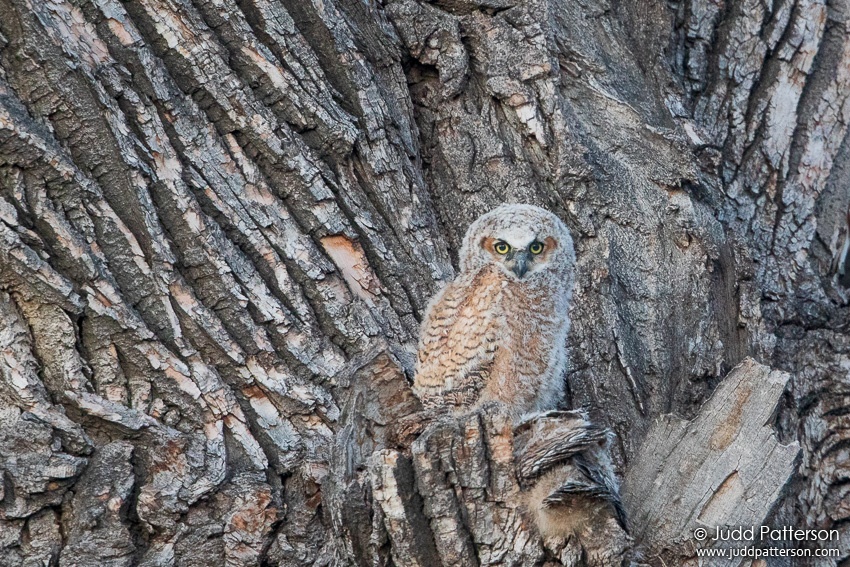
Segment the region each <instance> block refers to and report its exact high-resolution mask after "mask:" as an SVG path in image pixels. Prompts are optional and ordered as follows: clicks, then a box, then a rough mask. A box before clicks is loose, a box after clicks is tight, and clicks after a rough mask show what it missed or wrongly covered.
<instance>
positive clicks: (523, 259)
mask: <svg viewBox="0 0 850 567" xmlns="http://www.w3.org/2000/svg"><path fill="white" fill-rule="evenodd" d="M528 259H529V254H528V250H519V251H517V253H516V255H515V256H514V258H513V260H514V265H513V266H511V271H512V272H513V273H515V274H516V277H518V278H521V277H522V276H524V275H525V273H526V272H527V271H528Z"/></svg>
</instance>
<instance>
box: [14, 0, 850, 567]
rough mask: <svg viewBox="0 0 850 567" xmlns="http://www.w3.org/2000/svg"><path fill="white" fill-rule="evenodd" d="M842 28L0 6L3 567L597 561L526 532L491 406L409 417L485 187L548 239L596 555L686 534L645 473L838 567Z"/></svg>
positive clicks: (631, 8)
mask: <svg viewBox="0 0 850 567" xmlns="http://www.w3.org/2000/svg"><path fill="white" fill-rule="evenodd" d="M848 26H850V4H848V2H847V0H829V1H826V0H776V1H774V2H769V3H768V2H757V1H754V0H727V1H726V2H714V1H713V0H682V1H672V2H662V1H660V0H647V1H642V2H620V1H618V0H607V1H606V0H580V1H570V0H527V1H525V2H515V1H513V0H481V1H480V2H479V1H473V0H435V1H433V2H425V1H422V0H383V1H382V2H372V3H369V2H355V1H352V0H322V1H318V0H310V1H293V0H280V1H273V0H237V1H236V2H227V1H224V0H0V473H2V479H3V481H2V483H0V565H2V566H7V565H9V566H12V565H14V566H18V565H61V566H63V567H64V566H71V565H80V566H83V565H102V564H106V565H116V566H117V565H144V566H165V565H180V566H184V565H185V566H189V565H198V566H201V565H221V564H225V565H257V566H259V565H264V566H265V565H367V564H368V565H415V564H419V565H439V564H445V565H448V564H451V561H454V560H456V561H458V562H460V563H459V564H470V565H479V564H480V565H485V564H497V563H499V562H502V564H509V563H510V564H523V565H534V564H544V562H549V563H548V564H551V565H558V564H563V565H583V564H590V563H592V561H593V557H594V552H588V549H590V548H591V547H593V546H594V545H602V544H599V543H598V542H597V543H593V542H590V543H588V542H589V541H590V540H586V541H584V542H583V543H581V545H580V546H579V547H578V548H577V547H575V542H573V543H572V544H570V543H569V542H567V543H566V544H565V546H562V547H557V546H555V547H553V545H554V544H551V543H550V542H546V541H542V540H541V538H540V537H539V535H538V534H536V533H535V531H534V527H533V525H531V523H530V522H529V521H528V519H527V517H526V516H525V515H524V512H523V508H522V504H521V502H520V500H517V499H518V498H519V496H518V495H521V494H522V493H523V490H525V489H526V486H525V484H524V483H525V482H527V481H528V482H532V481H531V480H530V479H524V478H523V477H522V474H521V471H520V472H517V469H516V468H515V466H514V465H515V461H516V459H521V458H522V457H521V455H522V447H523V445H522V444H521V443H520V445H519V446H515V441H516V440H517V439H520V438H521V435H520V432H514V431H513V430H512V428H511V427H510V424H509V423H508V422H507V421H505V420H504V418H503V417H500V416H501V414H500V413H499V411H497V410H494V411H487V412H483V413H482V414H480V415H475V416H465V417H464V418H462V419H460V420H455V421H454V422H452V421H451V420H449V421H440V420H438V421H437V422H435V423H430V424H429V423H426V422H425V421H424V420H423V419H422V414H421V413H420V408H419V407H418V402H417V401H416V399H415V398H414V397H413V396H412V393H411V392H410V389H409V381H410V379H411V378H412V371H413V363H414V357H415V349H416V339H417V332H418V331H417V329H418V324H419V321H420V320H421V318H422V314H423V310H424V309H425V306H426V305H427V301H428V299H429V298H430V296H431V295H432V294H433V293H434V292H435V291H436V290H437V289H439V287H440V286H441V285H442V284H444V283H445V282H446V281H448V280H450V279H451V278H452V277H453V275H454V273H455V270H456V265H457V251H458V249H459V244H460V240H461V238H462V236H463V233H464V231H465V230H466V227H467V226H468V225H469V223H470V222H472V220H474V219H475V218H476V217H477V216H479V215H480V214H482V213H484V212H486V211H488V210H489V209H491V208H492V207H494V206H496V205H498V204H500V203H502V202H528V203H533V204H537V205H540V206H543V207H546V208H548V209H550V210H552V211H554V212H555V213H556V214H558V215H559V216H560V217H561V218H563V219H564V220H565V222H566V223H567V224H568V226H569V227H570V229H571V231H572V233H573V236H574V240H575V243H576V252H577V262H578V263H577V282H576V289H575V294H574V300H573V304H572V307H571V319H572V327H571V331H570V334H569V337H568V341H567V344H566V345H565V348H567V349H568V353H569V359H570V363H569V368H568V372H567V376H566V377H565V380H566V383H567V395H566V398H565V399H564V400H563V404H562V405H563V407H564V408H584V409H585V410H586V412H587V419H588V420H589V422H591V423H593V424H595V425H596V426H600V427H606V428H610V430H611V431H612V432H613V434H614V436H613V438H612V439H613V441H612V442H611V443H610V444H609V445H607V446H606V447H607V448H606V451H609V452H610V456H611V459H612V464H611V465H610V466H611V467H614V468H615V469H616V472H617V473H618V475H619V476H620V477H622V478H625V479H626V483H625V485H624V492H623V499H624V501H625V504H626V512H627V514H628V515H629V516H630V517H634V518H636V519H640V521H641V522H644V523H643V524H642V525H641V526H639V527H637V529H634V527H633V529H632V536H633V540H629V542H628V545H627V547H628V548H629V549H628V552H629V553H633V552H634V553H635V557H641V555H639V554H638V552H642V553H643V555H642V557H643V559H640V560H641V561H645V562H647V563H649V564H652V565H662V564H667V565H670V564H671V562H672V564H677V563H682V564H685V562H686V561H691V560H694V555H693V554H694V550H693V546H692V545H690V544H686V543H687V542H684V540H683V538H687V537H688V536H689V533H688V530H689V529H691V528H693V526H694V525H696V524H693V523H692V522H693V521H695V520H694V518H691V517H688V516H687V514H685V513H684V512H683V511H682V510H679V509H677V508H676V507H675V506H666V505H665V506H664V507H663V509H660V508H655V509H649V508H647V507H646V502H650V501H652V502H660V503H665V502H668V501H669V498H668V497H672V496H674V495H673V492H674V491H678V493H677V494H675V496H681V497H682V498H683V500H682V502H690V503H692V504H693V505H694V506H703V508H702V509H703V511H704V512H705V514H703V515H702V516H701V519H700V521H703V520H705V518H710V519H711V521H712V522H716V523H718V524H721V523H728V521H729V520H730V518H739V519H740V521H746V522H754V523H758V522H761V523H764V524H766V525H774V526H782V525H793V526H799V527H806V528H818V529H835V530H838V533H839V534H840V538H841V540H840V542H838V543H837V544H836V545H835V547H836V548H839V549H841V550H842V551H841V553H842V554H843V555H841V556H840V557H832V558H830V559H820V560H818V561H815V562H813V563H812V564H814V565H850V552H848V551H847V550H848V549H850V483H848V478H850V453H848V446H850V422H848V415H850V370H848V369H850V306H848V303H850V258H848V254H850V252H848V250H850V189H848V187H850V139H849V138H848V136H847V126H848V123H850V27H848ZM748 357H751V358H752V359H754V360H755V361H757V363H758V364H757V363H756V362H753V361H750V360H748ZM742 363H743V364H742ZM739 364H740V365H741V366H739V367H738V368H737V369H736V370H735V371H732V369H733V368H735V367H736V366H738V365H739ZM730 371H732V372H731V373H730ZM786 382H787V384H786ZM748 388H749V391H750V392H751V393H750V394H747V396H744V397H740V398H730V397H728V396H738V395H739V394H740V392H742V391H744V390H746V389H748ZM742 389H743V390H742ZM724 396H726V397H724ZM745 398H746V399H745ZM724 400H727V401H726V402H724ZM728 400H734V403H732V405H733V406H734V407H738V408H749V409H746V411H744V410H742V411H741V412H740V415H739V416H738V418H736V419H737V421H735V419H732V414H727V413H724V411H725V410H724V408H727V405H725V404H728V403H731V402H728ZM736 404H737V405H736ZM712 416H713V417H712ZM552 419H555V418H552ZM730 420H731V422H733V423H734V424H735V426H734V427H731V428H726V429H723V427H722V426H723V425H724V424H726V423H727V422H730ZM556 421H557V420H556ZM553 423H554V422H553ZM695 424H696V425H697V426H698V428H699V429H700V430H701V431H704V432H706V437H705V438H704V439H703V438H702V437H700V436H699V435H698V436H696V438H695V439H691V438H689V437H688V436H687V434H686V432H687V430H688V428H689V427H693V426H695ZM541 427H542V426H541ZM553 427H556V428H557V427H560V425H558V424H557V423H556V424H555V425H553ZM718 432H719V433H718ZM712 433H716V434H717V435H718V437H716V438H715V437H712ZM699 439H701V441H700V440H699ZM718 440H722V441H723V442H720V441H718ZM461 441H463V443H461ZM523 442H524V441H523ZM756 443H759V445H757V444H756ZM724 444H725V445H724ZM797 445H799V455H800V456H799V457H797V455H798V447H797ZM460 448H464V450H463V451H461V450H460ZM770 448H772V449H773V451H769V450H768V449H770ZM496 449H498V450H496ZM752 449H758V450H752ZM515 451H519V453H517V454H516V455H515ZM570 451H571V449H570V450H568V448H565V449H564V451H562V453H559V454H563V455H567V456H565V457H564V459H566V460H563V461H562V462H560V464H561V465H563V466H566V467H567V468H569V466H573V465H572V464H570V463H572V462H573V461H570V459H573V458H575V457H576V455H579V453H580V452H574V453H570ZM606 455H608V453H605V454H604V455H603V454H602V453H600V454H599V455H598V457H599V458H600V459H602V460H605V459H607V456H606ZM724 455H725V456H726V457H728V458H730V459H731V457H730V455H735V456H736V458H740V459H743V461H741V462H740V466H737V464H736V466H731V465H730V466H729V467H728V468H722V467H721V468H718V469H717V470H714V471H713V473H712V474H711V475H708V476H707V477H705V476H701V474H702V473H700V472H699V471H702V472H703V473H704V472H705V471H706V470H707V469H705V468H700V467H699V466H695V468H694V469H693V470H689V471H685V472H682V470H680V469H677V468H676V467H678V466H679V465H680V464H681V463H680V461H682V460H688V459H692V458H696V459H698V461H699V463H703V464H705V463H708V462H709V461H710V460H711V459H716V458H720V457H722V456H724ZM582 458H586V455H585V457H582ZM795 458H796V460H795ZM441 459H442V460H441ZM731 462H732V461H731V460H730V463H731ZM737 462H738V461H735V463H737ZM759 463H768V464H769V467H768V470H767V471H766V472H765V474H763V475H756V476H755V477H751V476H747V475H748V474H749V473H748V472H746V471H751V470H753V467H756V466H757V465H758V464H759ZM705 466H707V465H705ZM435 467H436V468H435ZM440 467H449V468H440ZM721 469H722V470H721ZM677 470H678V474H676V472H677ZM736 471H737V475H738V476H737V477H735V476H734V474H735V473H736ZM721 473H722V474H721ZM745 473H746V474H745ZM730 478H731V479H732V480H729V479H730ZM658 479H665V481H664V482H660V483H659V482H655V481H657V480H658ZM736 479H737V480H736ZM759 483H762V484H761V485H760V484H759ZM759 486H761V487H762V488H764V489H765V490H764V491H762V492H759V498H758V499H757V504H753V508H752V510H751V512H752V513H751V514H750V515H748V516H746V517H743V516H740V517H739V516H735V515H734V514H732V513H731V511H732V510H734V507H735V503H736V502H737V503H740V502H741V498H743V496H742V495H744V494H750V493H751V492H748V491H752V490H757V489H758V488H759ZM728 490H732V493H733V494H734V495H737V496H734V497H730V496H728V493H727V491H728ZM630 491H631V492H630ZM697 491H703V492H702V493H699V494H698V493H697ZM706 492H710V494H707V493H706ZM718 494H720V495H721V496H722V495H724V494H726V495H727V496H723V497H718V499H712V498H713V496H716V495H718ZM644 498H645V501H644V502H641V500H642V499H644ZM730 498H731V499H730ZM706 510H707V511H706ZM603 516H604V515H603ZM603 516H599V517H598V518H597V520H598V522H600V524H599V526H601V525H602V524H603V523H605V525H608V524H607V523H606V522H609V520H610V517H609V516H604V517H603ZM597 520H593V521H597ZM706 521H707V520H706ZM652 522H656V523H658V524H657V525H663V527H664V529H660V530H656V531H654V532H652V533H650V532H651V531H652V530H649V529H647V526H649V525H655V524H652ZM665 522H666V523H665ZM611 525H612V526H613V524H611ZM599 526H597V527H599ZM600 529H602V528H601V527H600ZM612 529H613V527H612ZM600 533H601V532H600ZM674 540H675V541H674ZM562 543H563V542H562ZM603 543H604V542H603ZM691 543H692V542H691ZM680 544H681V545H680ZM571 545H572V547H571ZM581 546H584V548H583V549H584V551H582V548H581ZM600 561H608V560H607V559H600ZM612 561H613V560H612ZM781 561H782V560H777V562H776V563H771V565H774V564H775V565H796V564H800V563H790V562H787V563H782V562H781ZM789 561H790V560H789ZM664 562H666V563H664Z"/></svg>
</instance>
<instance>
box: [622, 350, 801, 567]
mask: <svg viewBox="0 0 850 567" xmlns="http://www.w3.org/2000/svg"><path fill="white" fill-rule="evenodd" d="M789 378H790V376H789V375H788V374H787V373H785V372H780V371H777V370H771V369H770V368H768V367H766V366H764V365H761V364H758V363H756V362H755V361H753V360H752V359H747V360H745V361H744V362H742V363H741V364H740V365H738V366H737V367H735V369H733V370H732V372H730V373H729V375H728V376H727V377H726V378H725V379H724V380H723V382H721V383H720V386H718V388H717V390H715V392H714V394H712V396H711V398H709V400H708V401H707V402H706V403H705V405H703V407H702V408H701V409H700V411H699V413H698V414H697V416H696V417H695V418H694V419H692V420H690V421H687V420H684V419H681V418H678V417H675V416H662V417H660V418H659V420H658V422H657V423H656V425H655V426H654V427H653V428H652V429H651V430H650V432H649V435H648V436H647V438H646V441H645V442H644V446H643V447H642V448H641V451H640V453H639V457H638V458H636V459H635V460H634V461H633V463H632V466H631V467H630V468H629V472H628V475H627V476H626V480H625V485H624V490H623V496H624V500H625V503H626V509H627V510H628V513H629V518H630V521H631V524H632V525H633V526H634V528H633V529H634V537H635V538H636V539H637V540H638V541H640V542H642V545H643V547H644V549H645V550H646V551H645V553H646V555H647V556H658V557H663V558H665V559H667V560H670V561H672V560H676V561H683V560H684V559H685V558H688V553H689V551H690V552H692V550H693V549H694V547H695V546H698V545H700V542H699V541H697V540H696V539H694V536H693V534H694V529H696V528H698V527H703V528H706V529H708V532H709V534H714V533H715V529H716V528H717V527H721V528H725V527H727V526H729V527H737V526H745V527H752V526H756V527H760V526H761V525H762V524H764V523H765V522H766V520H767V519H768V516H769V513H770V512H771V509H772V508H773V506H774V505H775V503H776V502H777V501H778V500H779V497H780V494H781V492H782V490H783V489H784V488H785V487H786V486H787V485H788V484H789V483H790V481H791V478H792V475H793V473H794V464H795V460H796V459H797V457H798V456H799V453H800V445H799V444H798V443H789V444H787V445H784V444H782V443H781V442H780V441H779V440H778V439H777V438H776V434H775V432H774V430H773V427H772V425H771V424H772V421H773V417H774V416H775V414H776V410H777V405H778V403H779V400H780V397H781V396H782V392H783V390H784V389H785V386H786V384H787V383H788V379H789ZM707 543H711V542H707ZM752 543H753V541H752V540H747V539H746V538H744V539H742V540H740V541H738V542H736V544H737V545H738V546H740V547H744V546H746V545H749V544H752ZM683 549H684V551H683ZM674 558H678V559H674ZM739 562H740V558H738V559H734V560H732V559H727V560H726V561H725V562H724V561H723V560H722V559H717V560H716V564H718V565H721V564H722V565H737V564H738V563H739Z"/></svg>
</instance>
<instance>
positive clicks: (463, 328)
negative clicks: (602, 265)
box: [413, 205, 575, 421]
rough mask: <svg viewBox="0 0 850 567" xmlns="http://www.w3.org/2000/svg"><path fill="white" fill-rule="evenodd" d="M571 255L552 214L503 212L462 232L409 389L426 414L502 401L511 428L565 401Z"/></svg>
mask: <svg viewBox="0 0 850 567" xmlns="http://www.w3.org/2000/svg"><path fill="white" fill-rule="evenodd" d="M574 271H575V250H574V249H573V241H572V238H571V237H570V233H569V230H567V227H566V226H565V225H564V223H563V222H561V220H560V219H559V218H558V217H556V216H555V215H554V214H552V213H550V212H549V211H547V210H545V209H541V208H540V207H535V206H532V205H502V206H500V207H498V208H496V209H493V210H492V211H490V212H489V213H486V214H484V215H482V216H481V217H479V218H478V219H477V220H476V221H475V222H473V223H472V225H470V227H469V229H468V230H467V232H466V235H465V236H464V239H463V245H462V247H461V251H460V274H459V275H458V276H457V278H456V279H455V280H454V281H453V282H451V283H450V284H448V285H447V286H446V287H445V288H443V289H442V290H441V291H440V292H439V293H437V295H436V296H435V297H434V298H433V299H432V300H431V302H430V304H429V305H428V308H427V312H426V314H425V319H424V321H423V324H422V329H421V334H420V341H419V355H418V360H417V365H416V373H415V378H414V384H413V390H414V392H415V393H416V395H417V396H418V397H419V399H420V400H421V401H422V403H423V405H424V406H425V407H426V408H427V409H433V410H437V411H449V412H452V413H463V412H466V411H469V410H473V409H475V408H477V407H478V406H480V405H482V404H485V403H488V402H501V403H503V404H504V405H505V406H506V407H507V409H508V411H510V412H511V414H512V416H513V418H514V420H515V421H516V420H518V419H519V418H521V417H522V416H523V415H524V414H526V413H530V412H535V411H543V410H549V409H552V408H554V407H555V406H556V405H557V403H558V400H559V399H560V398H561V396H562V394H563V372H564V368H565V364H566V352H565V341H566V336H567V331H568V330H569V327H570V317H569V313H568V310H569V304H570V299H571V296H572V288H573V280H574Z"/></svg>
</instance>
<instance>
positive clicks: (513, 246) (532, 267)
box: [482, 236, 555, 279]
mask: <svg viewBox="0 0 850 567" xmlns="http://www.w3.org/2000/svg"><path fill="white" fill-rule="evenodd" d="M482 248H484V250H485V251H487V252H489V253H490V254H491V255H492V256H494V258H495V260H496V262H497V263H498V264H499V265H500V266H502V267H503V268H504V269H505V270H506V271H510V272H511V273H512V274H513V275H514V276H515V277H517V278H518V279H522V278H523V277H524V276H525V275H526V274H529V273H533V272H536V271H539V270H540V269H542V268H543V267H544V266H545V264H546V262H547V260H548V258H547V257H548V252H549V251H551V250H552V249H554V248H555V239H554V238H552V237H547V238H545V239H544V240H539V239H538V238H537V237H536V236H532V237H530V238H529V237H527V236H526V237H525V238H522V239H514V238H512V239H511V240H507V239H505V240H502V239H499V238H485V239H484V240H483V241H482Z"/></svg>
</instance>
